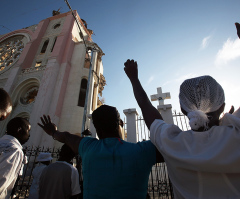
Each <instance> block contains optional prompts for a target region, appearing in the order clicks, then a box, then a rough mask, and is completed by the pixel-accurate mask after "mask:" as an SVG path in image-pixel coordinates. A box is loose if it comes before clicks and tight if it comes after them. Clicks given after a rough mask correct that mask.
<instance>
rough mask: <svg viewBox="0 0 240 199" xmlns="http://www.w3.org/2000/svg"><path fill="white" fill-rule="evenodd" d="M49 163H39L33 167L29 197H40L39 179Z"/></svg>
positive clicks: (36, 198)
mask: <svg viewBox="0 0 240 199" xmlns="http://www.w3.org/2000/svg"><path fill="white" fill-rule="evenodd" d="M46 167H47V165H45V164H42V163H38V164H37V166H36V167H35V168H34V169H33V172H32V176H33V181H32V185H31V188H30V192H29V197H28V198H29V199H38V192H39V180H40V176H41V174H42V171H43V169H45V168H46Z"/></svg>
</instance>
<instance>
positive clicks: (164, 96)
mask: <svg viewBox="0 0 240 199" xmlns="http://www.w3.org/2000/svg"><path fill="white" fill-rule="evenodd" d="M165 99H171V96H170V93H162V88H161V87H159V88H157V94H155V95H151V101H156V100H158V102H159V105H164V100H165Z"/></svg>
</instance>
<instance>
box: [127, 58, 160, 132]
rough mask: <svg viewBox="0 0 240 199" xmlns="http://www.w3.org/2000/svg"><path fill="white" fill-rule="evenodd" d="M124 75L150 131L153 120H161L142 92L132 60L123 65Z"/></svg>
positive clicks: (135, 64) (134, 63) (135, 63)
mask: <svg viewBox="0 0 240 199" xmlns="http://www.w3.org/2000/svg"><path fill="white" fill-rule="evenodd" d="M124 65H125V68H124V70H125V73H126V74H127V76H128V78H129V80H130V81H131V84H132V87H133V93H134V96H135V98H136V100H137V103H138V105H139V107H140V108H141V110H142V114H143V117H144V120H145V123H146V125H147V127H148V129H150V126H151V124H152V123H153V121H154V120H155V119H161V120H162V116H161V114H160V113H159V112H158V110H157V109H156V108H155V107H154V106H153V105H152V103H151V102H150V100H149V99H148V96H147V94H146V92H145V91H144V89H143V87H142V85H141V83H140V81H139V79H138V65H137V62H135V61H134V60H129V59H128V60H127V61H126V62H125V63H124Z"/></svg>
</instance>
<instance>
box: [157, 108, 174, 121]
mask: <svg viewBox="0 0 240 199" xmlns="http://www.w3.org/2000/svg"><path fill="white" fill-rule="evenodd" d="M157 109H158V111H159V113H160V114H161V115H162V117H163V120H164V121H165V122H166V123H167V124H174V122H173V115H172V105H171V104H165V105H158V106H157Z"/></svg>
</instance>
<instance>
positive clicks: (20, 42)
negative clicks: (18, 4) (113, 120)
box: [0, 11, 106, 147]
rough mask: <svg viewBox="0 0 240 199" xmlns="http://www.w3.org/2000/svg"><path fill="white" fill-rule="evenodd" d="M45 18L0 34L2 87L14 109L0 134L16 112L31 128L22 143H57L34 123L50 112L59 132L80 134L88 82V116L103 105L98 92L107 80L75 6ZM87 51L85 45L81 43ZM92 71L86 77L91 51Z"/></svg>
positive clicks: (53, 144)
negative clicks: (8, 95)
mask: <svg viewBox="0 0 240 199" xmlns="http://www.w3.org/2000/svg"><path fill="white" fill-rule="evenodd" d="M74 13H75V15H76V17H77V20H78V23H79V25H80V29H81V32H82V35H81V34H79V29H78V26H77V23H76V21H75V19H74V17H73V16H72V13H71V12H67V13H63V14H61V13H60V14H59V13H57V14H56V15H54V16H52V17H49V18H47V19H44V20H42V21H40V22H39V24H37V25H34V26H30V27H27V28H24V29H20V30H15V31H13V32H10V33H8V34H5V35H1V36H0V87H1V88H4V89H5V90H6V91H7V92H8V93H9V94H10V95H11V98H12V101H13V106H14V107H13V111H12V113H11V115H10V116H9V117H8V118H7V120H5V121H3V122H1V123H0V136H2V135H3V134H4V133H5V129H6V124H7V122H8V121H9V120H10V119H11V118H14V117H17V116H20V117H24V118H27V119H29V121H30V123H31V125H32V130H31V137H30V140H29V141H28V142H27V144H26V145H34V146H46V147H53V146H56V145H58V144H57V142H55V141H54V140H53V139H52V138H51V137H50V136H48V135H47V134H45V133H44V132H43V130H42V129H41V128H40V127H39V126H38V125H37V123H38V122H40V116H42V115H43V114H46V115H50V116H51V118H52V120H53V122H54V123H55V124H56V125H57V126H58V129H59V130H61V131H68V132H70V133H73V134H76V133H78V134H81V130H82V119H83V112H84V102H85V97H86V90H87V83H88V81H90V89H89V93H88V109H87V115H88V114H91V113H92V111H93V110H94V109H96V108H97V106H99V105H101V101H100V100H99V98H98V96H99V95H102V90H103V88H104V86H105V84H106V81H105V78H104V76H103V65H102V56H103V55H104V53H103V52H102V50H101V48H100V47H99V46H98V45H97V44H96V43H94V42H93V41H92V39H91V34H92V33H93V31H92V30H88V29H87V28H86V26H85V24H86V22H85V21H84V22H83V21H82V20H81V19H80V17H79V15H78V14H77V12H76V11H74ZM83 38H84V40H85V44H86V47H87V50H86V48H85V44H84V42H83ZM94 48H95V49H97V50H96V51H93V57H92V76H91V79H90V80H89V79H88V75H89V67H90V59H91V51H92V49H94Z"/></svg>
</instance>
